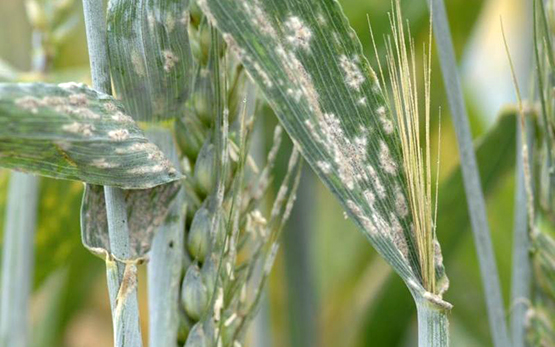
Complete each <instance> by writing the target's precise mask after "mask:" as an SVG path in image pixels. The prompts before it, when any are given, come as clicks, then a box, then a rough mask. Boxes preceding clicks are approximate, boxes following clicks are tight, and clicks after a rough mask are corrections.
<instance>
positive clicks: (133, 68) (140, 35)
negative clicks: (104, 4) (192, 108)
mask: <svg viewBox="0 0 555 347" xmlns="http://www.w3.org/2000/svg"><path fill="white" fill-rule="evenodd" d="M188 7H189V0H140V1H135V0H111V1H110V3H109V8H108V14H107V17H108V18H107V21H108V49H109V56H110V70H111V72H112V77H113V81H114V88H115V91H116V94H118V96H119V98H121V99H122V100H123V102H124V103H125V106H126V109H127V110H128V111H129V112H130V113H131V114H132V115H133V117H134V118H135V119H136V120H153V119H155V120H156V119H166V118H172V117H175V116H176V115H177V114H178V112H179V111H180V110H182V107H183V105H184V103H185V101H186V99H187V98H188V96H189V91H190V87H191V76H192V74H191V71H192V67H193V65H192V61H193V60H192V54H191V48H190V45H189V36H188V32H187V28H188V25H189V11H188Z"/></svg>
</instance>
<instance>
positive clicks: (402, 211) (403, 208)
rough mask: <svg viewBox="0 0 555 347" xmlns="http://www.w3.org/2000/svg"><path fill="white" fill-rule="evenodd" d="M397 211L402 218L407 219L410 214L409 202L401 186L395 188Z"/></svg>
mask: <svg viewBox="0 0 555 347" xmlns="http://www.w3.org/2000/svg"><path fill="white" fill-rule="evenodd" d="M395 210H396V211H397V214H398V215H399V216H400V217H401V218H405V217H406V216H407V215H408V214H409V208H408V206H407V200H406V199H405V195H404V194H403V191H402V190H401V188H400V187H399V186H397V187H396V188H395Z"/></svg>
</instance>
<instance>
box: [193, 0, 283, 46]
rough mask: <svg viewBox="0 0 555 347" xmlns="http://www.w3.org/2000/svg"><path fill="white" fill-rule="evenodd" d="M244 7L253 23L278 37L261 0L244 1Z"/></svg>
mask: <svg viewBox="0 0 555 347" xmlns="http://www.w3.org/2000/svg"><path fill="white" fill-rule="evenodd" d="M203 1H206V0H203ZM243 8H244V9H245V12H246V14H247V16H246V17H247V18H250V19H251V20H252V23H253V24H254V25H255V26H256V27H258V29H259V30H260V31H261V32H262V33H264V34H266V35H268V36H271V37H275V38H277V34H276V31H275V30H274V28H273V27H272V26H271V24H270V23H271V22H270V20H269V18H268V16H267V15H266V13H265V12H264V10H263V9H262V6H261V4H260V1H259V0H253V1H251V2H250V3H249V2H246V1H245V2H243Z"/></svg>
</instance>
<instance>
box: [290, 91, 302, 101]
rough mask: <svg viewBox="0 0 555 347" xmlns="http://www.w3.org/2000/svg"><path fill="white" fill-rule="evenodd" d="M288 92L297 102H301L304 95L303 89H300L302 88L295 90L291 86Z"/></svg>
mask: <svg viewBox="0 0 555 347" xmlns="http://www.w3.org/2000/svg"><path fill="white" fill-rule="evenodd" d="M287 94H288V95H290V96H292V97H293V99H295V101H296V102H299V101H301V98H302V96H303V91H302V90H300V89H295V90H293V89H291V88H289V89H287Z"/></svg>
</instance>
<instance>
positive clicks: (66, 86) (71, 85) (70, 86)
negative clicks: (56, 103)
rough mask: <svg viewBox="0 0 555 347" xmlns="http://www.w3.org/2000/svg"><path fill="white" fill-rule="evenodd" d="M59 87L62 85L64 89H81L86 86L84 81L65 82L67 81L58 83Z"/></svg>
mask: <svg viewBox="0 0 555 347" xmlns="http://www.w3.org/2000/svg"><path fill="white" fill-rule="evenodd" d="M58 87H60V88H62V89H79V88H84V87H85V84H84V83H76V82H65V83H60V84H58Z"/></svg>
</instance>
